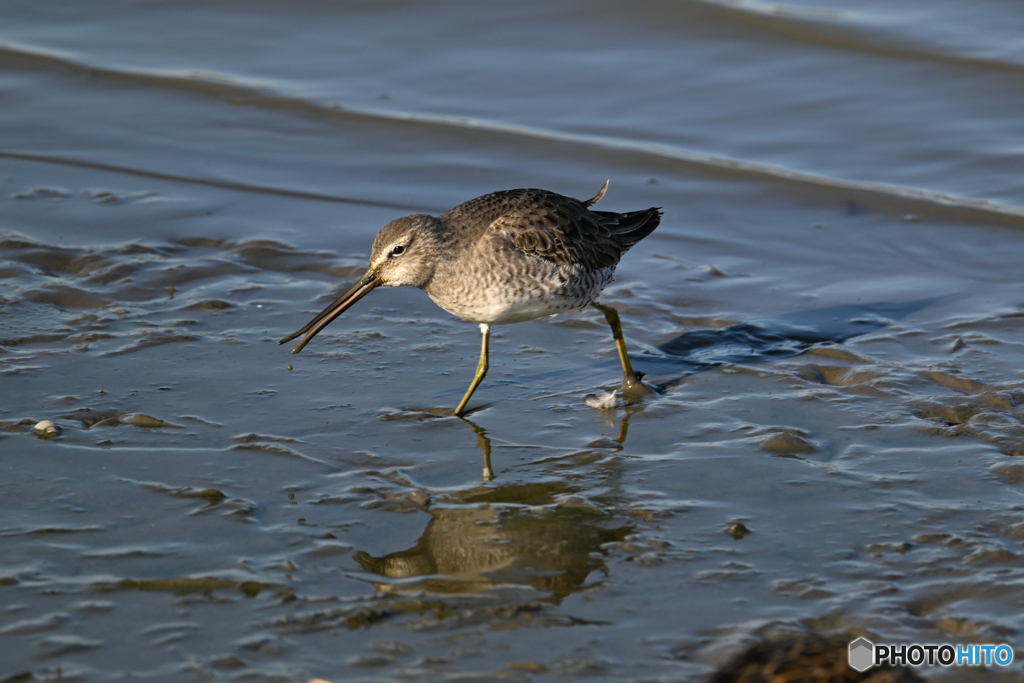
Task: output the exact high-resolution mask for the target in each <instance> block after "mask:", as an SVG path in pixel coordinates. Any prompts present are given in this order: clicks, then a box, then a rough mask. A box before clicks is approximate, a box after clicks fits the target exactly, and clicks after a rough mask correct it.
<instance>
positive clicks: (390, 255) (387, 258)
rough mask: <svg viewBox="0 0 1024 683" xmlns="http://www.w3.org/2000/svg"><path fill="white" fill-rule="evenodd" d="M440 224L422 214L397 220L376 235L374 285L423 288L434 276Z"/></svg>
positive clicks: (371, 266)
mask: <svg viewBox="0 0 1024 683" xmlns="http://www.w3.org/2000/svg"><path fill="white" fill-rule="evenodd" d="M440 227H441V223H440V221H439V220H438V219H437V218H434V217H433V216H428V215H427V214H423V213H414V214H413V215H411V216H404V217H402V218H397V219H395V220H393V221H391V222H390V223H388V224H387V225H385V226H384V227H383V228H381V230H380V232H378V233H377V237H376V238H375V239H374V240H373V252H372V253H371V255H370V271H371V272H372V273H373V274H374V275H375V276H376V278H377V284H378V285H384V286H387V287H400V286H402V285H411V286H413V287H419V288H421V289H422V288H423V287H424V286H425V285H426V284H427V283H428V282H429V281H430V278H431V277H433V275H434V266H435V259H436V257H437V249H438V246H439V236H440Z"/></svg>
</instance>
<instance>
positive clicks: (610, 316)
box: [591, 301, 640, 389]
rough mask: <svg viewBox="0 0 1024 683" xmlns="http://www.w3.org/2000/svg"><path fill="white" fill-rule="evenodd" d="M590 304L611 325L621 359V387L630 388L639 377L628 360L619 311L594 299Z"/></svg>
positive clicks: (636, 383)
mask: <svg viewBox="0 0 1024 683" xmlns="http://www.w3.org/2000/svg"><path fill="white" fill-rule="evenodd" d="M591 306H593V307H594V308H596V309H597V310H599V311H601V312H602V313H604V317H605V319H606V320H607V321H608V324H609V325H611V328H612V336H613V337H614V338H615V348H617V349H618V350H619V360H621V361H622V387H623V388H624V389H632V388H633V387H635V386H637V385H639V384H640V379H639V378H638V377H637V376H636V373H635V372H633V366H632V364H631V363H630V362H629V354H628V353H626V340H625V339H623V338H622V323H620V322H619V312H618V311H616V310H615V309H614V308H612V307H611V306H604V305H602V304H599V303H597V302H596V301H595V302H593V303H592V304H591Z"/></svg>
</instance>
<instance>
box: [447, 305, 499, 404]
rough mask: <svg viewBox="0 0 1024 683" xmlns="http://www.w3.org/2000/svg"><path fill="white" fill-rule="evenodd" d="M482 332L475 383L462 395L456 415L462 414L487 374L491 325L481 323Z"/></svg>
mask: <svg viewBox="0 0 1024 683" xmlns="http://www.w3.org/2000/svg"><path fill="white" fill-rule="evenodd" d="M480 332H482V333H483V335H484V340H483V343H482V344H481V345H480V362H479V363H477V364H476V376H475V377H473V383H472V384H470V385H469V390H468V391H467V392H466V395H465V396H463V397H462V401H461V402H460V403H459V407H458V408H456V409H455V416H456V417H458V416H459V415H462V410H463V409H464V408H465V407H466V404H467V403H469V397H470V396H472V395H473V392H474V391H476V388H477V387H478V386H480V382H483V381H484V377H486V376H487V368H488V367H489V365H488V364H487V356H488V354H489V353H490V350H491V326H490V325H488V324H487V323H481V324H480Z"/></svg>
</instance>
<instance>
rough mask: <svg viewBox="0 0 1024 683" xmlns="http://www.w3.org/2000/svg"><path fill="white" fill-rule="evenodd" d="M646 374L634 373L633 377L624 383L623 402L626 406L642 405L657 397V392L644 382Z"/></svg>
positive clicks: (626, 379)
mask: <svg viewBox="0 0 1024 683" xmlns="http://www.w3.org/2000/svg"><path fill="white" fill-rule="evenodd" d="M643 376H644V373H642V372H634V373H633V376H632V377H628V376H627V377H626V378H625V379H623V381H622V402H623V403H625V404H626V405H632V404H634V403H642V402H643V401H644V400H645V399H648V398H650V397H652V396H657V395H658V392H657V390H656V389H655V388H654V387H652V386H651V385H650V384H646V383H645V382H644V381H643Z"/></svg>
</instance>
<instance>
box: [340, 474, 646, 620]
mask: <svg viewBox="0 0 1024 683" xmlns="http://www.w3.org/2000/svg"><path fill="white" fill-rule="evenodd" d="M453 498H454V500H453V501H451V503H454V504H451V503H450V502H448V501H446V502H445V503H444V504H435V505H433V506H432V507H431V509H429V510H428V512H429V514H430V517H431V518H430V521H429V522H428V523H427V527H426V529H424V531H423V534H422V535H421V536H420V538H419V541H418V542H417V543H416V545H415V546H413V547H412V548H409V549H408V550H400V551H398V552H393V553H389V554H387V555H385V556H384V557H372V556H371V555H370V554H368V553H366V552H358V553H356V555H355V559H356V561H357V562H359V564H360V565H362V567H363V568H364V569H365V570H366V571H368V572H372V573H374V574H377V575H379V576H381V577H384V578H386V579H388V580H386V581H374V584H375V585H376V586H377V589H378V590H380V591H382V592H397V591H407V590H409V591H411V590H427V591H430V592H431V593H442V594H453V593H456V594H467V593H480V592H483V591H486V590H490V589H496V588H502V587H509V586H519V587H532V588H534V589H536V590H539V591H541V592H544V593H546V594H548V595H549V596H550V598H549V599H552V600H555V601H558V600H561V599H562V598H563V597H565V596H566V595H568V594H569V593H570V592H572V591H573V590H574V589H575V588H577V587H578V586H580V585H582V584H583V582H584V581H585V580H586V579H587V576H588V575H589V574H590V573H591V572H593V571H594V570H600V571H607V570H606V567H605V565H604V560H603V552H602V548H601V546H602V545H603V544H605V543H609V542H612V541H621V540H622V539H624V538H625V537H626V536H627V535H629V534H630V533H631V532H632V530H633V528H632V526H631V525H629V524H628V523H625V522H624V521H623V520H622V519H618V520H615V519H613V518H612V516H611V515H609V514H607V513H605V512H604V511H602V510H600V509H598V508H596V507H594V506H591V505H586V504H580V502H579V501H578V499H573V497H572V491H571V490H570V489H569V488H568V487H567V486H566V485H564V484H561V483H557V482H544V483H526V484H508V485H506V486H498V487H478V488H473V489H469V490H466V491H462V492H459V493H457V494H455V496H454V497H453ZM557 499H563V500H564V501H565V502H563V503H559V502H557Z"/></svg>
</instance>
